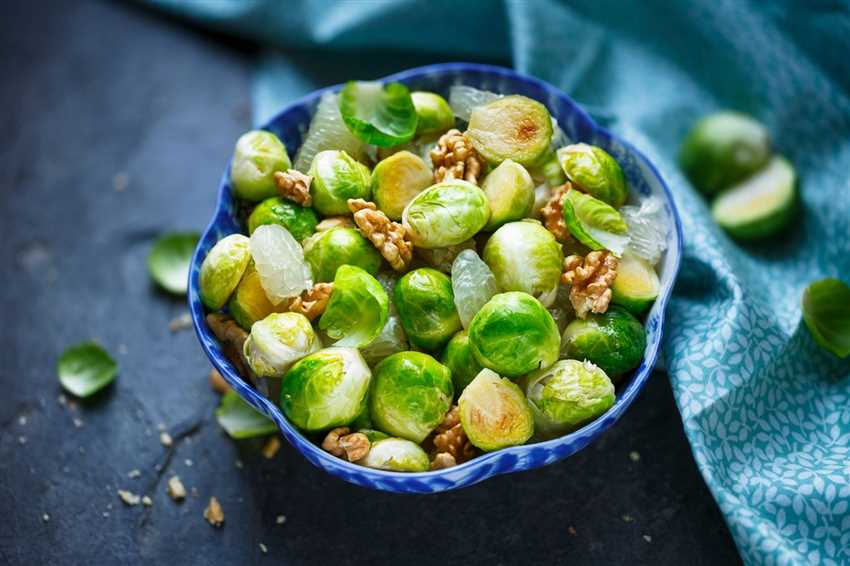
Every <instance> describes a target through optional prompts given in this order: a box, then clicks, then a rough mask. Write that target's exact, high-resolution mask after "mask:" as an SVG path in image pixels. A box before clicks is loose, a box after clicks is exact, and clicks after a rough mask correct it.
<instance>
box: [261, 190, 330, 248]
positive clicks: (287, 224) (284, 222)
mask: <svg viewBox="0 0 850 566" xmlns="http://www.w3.org/2000/svg"><path fill="white" fill-rule="evenodd" d="M318 223H319V217H318V216H316V211H315V210H313V209H312V208H310V207H304V206H299V205H297V204H295V203H294V202H291V201H288V200H286V199H284V198H281V197H272V198H267V199H266V200H264V201H263V202H261V203H260V204H258V205H257V207H256V208H255V209H254V210H253V211H251V214H250V216H248V234H253V233H254V230H256V229H257V228H258V227H259V226H264V225H266V224H277V225H279V226H283V227H284V228H286V229H287V230H289V233H290V234H292V237H293V238H295V239H296V240H298V241H299V242H303V241H304V239H305V238H307V237H308V236H310V235H311V234H312V233H313V232H315V231H316V225H317V224H318Z"/></svg>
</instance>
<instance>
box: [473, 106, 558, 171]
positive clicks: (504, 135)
mask: <svg viewBox="0 0 850 566" xmlns="http://www.w3.org/2000/svg"><path fill="white" fill-rule="evenodd" d="M466 135H467V136H468V137H469V139H470V141H471V142H472V145H473V147H475V150H476V151H477V152H478V153H479V154H481V156H482V157H484V159H486V160H487V161H488V162H489V163H492V164H494V165H495V164H499V163H501V162H502V161H504V160H505V159H513V160H514V161H516V162H517V163H519V164H520V165H534V164H536V163H537V162H538V160H540V158H541V157H542V156H544V155H545V154H546V150H547V149H549V142H550V141H551V140H552V118H551V117H550V116H549V111H548V110H547V109H546V107H545V106H543V105H542V104H540V103H539V102H537V101H536V100H532V99H530V98H526V97H525V96H519V95H515V96H505V97H503V98H499V99H498V100H494V101H493V102H490V103H488V104H485V105H483V106H478V107H476V108H474V109H473V110H472V114H471V115H470V117H469V127H468V128H467V130H466Z"/></svg>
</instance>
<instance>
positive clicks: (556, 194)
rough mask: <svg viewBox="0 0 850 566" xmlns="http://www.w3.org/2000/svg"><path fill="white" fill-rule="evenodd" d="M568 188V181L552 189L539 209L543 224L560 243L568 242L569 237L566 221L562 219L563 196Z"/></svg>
mask: <svg viewBox="0 0 850 566" xmlns="http://www.w3.org/2000/svg"><path fill="white" fill-rule="evenodd" d="M570 188H571V186H570V184H569V183H564V184H563V185H560V186H558V187H555V188H554V189H552V195H551V196H550V197H549V200H548V201H546V204H544V205H543V208H541V209H540V216H542V217H543V225H544V226H546V229H547V230H549V231H550V232H552V234H554V235H555V239H556V240H558V241H559V242H561V243H563V242H568V241H570V239H571V236H570V231H569V230H568V229H567V223H566V222H565V221H564V197H565V196H567V191H569V190H570Z"/></svg>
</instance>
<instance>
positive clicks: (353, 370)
mask: <svg viewBox="0 0 850 566" xmlns="http://www.w3.org/2000/svg"><path fill="white" fill-rule="evenodd" d="M371 378H372V373H371V372H370V371H369V366H367V365H366V362H365V361H364V360H363V358H362V357H361V356H360V353H359V352H357V350H355V349H353V348H325V349H324V350H319V351H318V352H316V353H314V354H310V355H309V356H307V357H305V358H302V359H301V360H299V361H298V362H297V363H296V364H295V365H294V366H292V368H291V369H290V370H289V371H288V372H287V373H286V376H285V377H284V379H283V381H282V382H281V391H280V406H281V409H283V414H285V415H286V418H288V419H289V420H290V421H291V422H292V423H293V424H294V425H295V426H297V427H298V428H300V429H301V430H305V431H309V432H318V431H323V430H328V429H331V428H334V427H337V426H347V425H349V424H351V422H352V421H354V419H356V418H357V417H358V416H359V415H360V413H361V411H362V410H363V403H364V399H365V398H366V395H367V393H368V391H369V381H370V380H371Z"/></svg>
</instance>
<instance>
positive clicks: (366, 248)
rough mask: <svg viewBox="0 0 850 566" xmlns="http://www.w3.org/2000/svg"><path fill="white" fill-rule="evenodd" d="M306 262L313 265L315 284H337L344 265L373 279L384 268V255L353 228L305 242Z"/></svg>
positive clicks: (336, 229)
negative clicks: (371, 276) (336, 279)
mask: <svg viewBox="0 0 850 566" xmlns="http://www.w3.org/2000/svg"><path fill="white" fill-rule="evenodd" d="M304 259H305V261H306V262H307V263H309V264H310V268H311V269H312V272H313V280H315V281H319V282H326V281H333V279H334V276H335V275H336V270H337V269H338V268H339V267H340V266H341V265H354V266H357V267H360V268H361V269H364V270H365V271H367V272H368V273H369V274H371V275H375V274H377V273H378V270H379V269H380V268H381V254H380V253H379V252H378V250H376V249H375V246H373V245H372V243H371V242H370V241H369V240H367V239H366V238H365V237H363V235H362V234H361V233H360V232H358V231H357V230H355V229H353V228H331V229H330V230H324V231H322V232H319V233H317V234H315V235H314V236H312V237H310V238H308V239H307V241H305V242H304Z"/></svg>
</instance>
